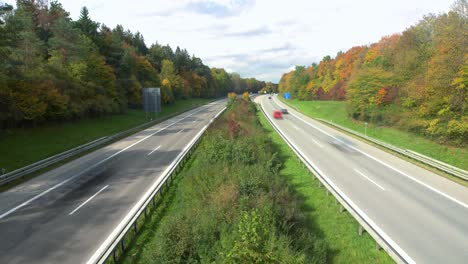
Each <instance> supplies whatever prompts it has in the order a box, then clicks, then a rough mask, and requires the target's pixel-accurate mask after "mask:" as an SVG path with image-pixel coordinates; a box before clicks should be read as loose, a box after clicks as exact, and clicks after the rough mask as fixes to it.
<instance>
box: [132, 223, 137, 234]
mask: <svg viewBox="0 0 468 264" xmlns="http://www.w3.org/2000/svg"><path fill="white" fill-rule="evenodd" d="M137 222H138V219H137V220H135V222H134V223H133V230H135V234H136V233H137V231H138V229H137Z"/></svg>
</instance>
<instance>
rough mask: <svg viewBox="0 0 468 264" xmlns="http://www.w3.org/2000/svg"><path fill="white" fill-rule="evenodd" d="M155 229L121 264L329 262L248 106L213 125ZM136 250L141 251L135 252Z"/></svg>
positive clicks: (234, 106) (236, 104) (239, 103)
mask: <svg viewBox="0 0 468 264" xmlns="http://www.w3.org/2000/svg"><path fill="white" fill-rule="evenodd" d="M192 157H193V158H192V159H191V161H190V162H189V163H188V164H189V165H188V167H185V168H184V170H183V171H182V173H181V174H180V175H178V176H177V179H178V180H176V184H175V185H174V188H175V189H173V190H172V195H173V196H172V197H171V204H170V205H169V207H168V208H167V210H166V213H165V214H164V216H163V217H162V219H157V220H155V221H158V224H157V225H152V224H150V225H148V227H147V229H146V230H144V231H143V236H142V237H145V240H144V243H139V242H136V243H135V244H134V245H135V246H134V247H133V248H132V249H130V251H129V252H128V254H127V255H126V257H125V258H124V259H123V262H124V263H135V262H137V263H200V262H201V263H212V262H213V263H326V262H328V260H329V255H330V252H329V246H328V245H327V243H326V242H325V241H324V240H323V239H322V238H321V237H320V236H319V234H318V233H317V232H315V231H316V230H314V229H313V228H311V225H310V222H309V221H308V220H307V219H306V216H305V214H304V213H303V212H302V210H301V208H302V202H301V199H300V198H299V197H298V196H297V195H296V194H295V192H294V191H293V190H292V189H291V188H290V187H289V186H288V183H287V182H286V180H285V178H283V177H282V176H281V175H280V174H279V170H280V167H281V163H280V160H279V158H278V155H277V154H276V153H275V149H274V146H273V144H272V142H271V140H270V139H269V137H268V135H267V134H266V131H265V130H264V129H263V127H262V126H261V124H260V122H259V120H258V119H257V116H256V108H255V106H254V105H253V104H252V103H251V102H248V100H244V99H237V100H233V101H232V102H231V103H230V104H229V108H228V110H227V111H226V112H225V113H224V114H223V115H222V116H220V118H219V119H218V120H217V121H215V122H214V123H213V125H212V127H210V128H209V129H208V131H207V133H206V135H205V136H204V137H203V139H202V141H201V143H200V145H199V146H198V147H197V149H196V151H195V152H194V155H193V156H192ZM136 245H138V246H136Z"/></svg>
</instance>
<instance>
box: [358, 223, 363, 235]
mask: <svg viewBox="0 0 468 264" xmlns="http://www.w3.org/2000/svg"><path fill="white" fill-rule="evenodd" d="M363 231H364V228H362V225H359V228H358V234H359V236H362V232H363Z"/></svg>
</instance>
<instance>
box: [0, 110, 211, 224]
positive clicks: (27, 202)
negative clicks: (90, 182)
mask: <svg viewBox="0 0 468 264" xmlns="http://www.w3.org/2000/svg"><path fill="white" fill-rule="evenodd" d="M203 109H204V107H203V106H201V109H199V110H198V111H195V112H193V113H191V114H189V115H187V116H185V117H183V118H181V119H179V120H177V121H175V122H173V123H171V124H169V125H167V126H165V127H163V128H161V129H159V130H158V131H156V132H154V133H152V134H150V135H149V136H146V137H144V138H142V139H140V140H138V141H137V142H135V143H133V144H131V145H130V146H127V147H125V148H124V149H121V150H119V151H117V152H116V153H114V154H112V155H111V156H109V157H107V158H105V159H103V160H101V161H99V162H98V163H95V164H94V165H92V166H90V167H88V168H86V169H85V170H83V171H81V172H79V173H77V174H75V175H73V176H72V177H70V178H68V179H66V180H64V181H62V182H60V183H57V184H56V185H54V186H52V187H51V188H49V189H47V190H45V191H43V192H41V193H40V194H38V195H36V196H34V197H33V198H31V199H29V200H27V201H25V202H23V203H21V204H20V205H18V206H16V207H14V208H12V209H10V210H8V211H7V212H5V213H3V214H1V215H0V220H1V219H3V218H5V217H7V216H8V215H10V214H12V213H14V212H15V211H16V210H18V209H20V208H22V207H24V206H26V205H28V204H30V203H31V202H33V201H35V200H37V199H39V198H41V197H42V196H44V195H45V194H47V193H49V192H50V191H52V190H54V189H56V188H58V187H60V186H62V185H63V184H65V183H67V182H69V181H70V180H72V179H74V178H76V177H78V176H80V175H81V174H82V173H84V172H86V171H89V170H90V169H93V168H95V167H97V166H98V165H100V164H102V163H104V162H106V161H108V160H109V159H111V158H113V157H115V156H117V155H118V154H120V153H122V152H124V151H125V150H127V149H129V148H131V147H133V146H135V145H136V144H138V143H140V142H142V141H144V140H146V139H148V138H150V137H152V136H153V135H155V134H157V133H159V132H161V131H163V130H165V129H167V128H168V127H171V126H173V125H174V124H177V123H179V122H180V121H182V120H184V119H185V118H187V117H190V116H192V115H194V114H196V113H198V112H200V111H202V110H203ZM156 125H157V124H156ZM156 125H155V126H156ZM143 131H144V130H143Z"/></svg>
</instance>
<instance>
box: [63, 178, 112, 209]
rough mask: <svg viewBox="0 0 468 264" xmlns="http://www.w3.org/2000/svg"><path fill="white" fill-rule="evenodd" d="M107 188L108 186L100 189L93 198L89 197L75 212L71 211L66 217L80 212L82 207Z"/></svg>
mask: <svg viewBox="0 0 468 264" xmlns="http://www.w3.org/2000/svg"><path fill="white" fill-rule="evenodd" d="M107 187H109V184H108V185H106V186H104V187H102V189H101V190H99V191H98V192H97V193H95V194H94V195H93V196H91V197H89V198H88V200H86V201H84V202H83V203H82V204H81V205H80V206H78V207H77V208H76V209H75V210H73V211H71V213H69V214H68V215H72V214H74V213H75V212H76V211H78V210H80V208H81V207H83V206H84V205H85V204H87V203H88V202H89V201H91V200H92V199H93V198H94V197H96V196H97V195H98V194H100V193H101V192H102V191H104V190H105V189H106V188H107Z"/></svg>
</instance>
